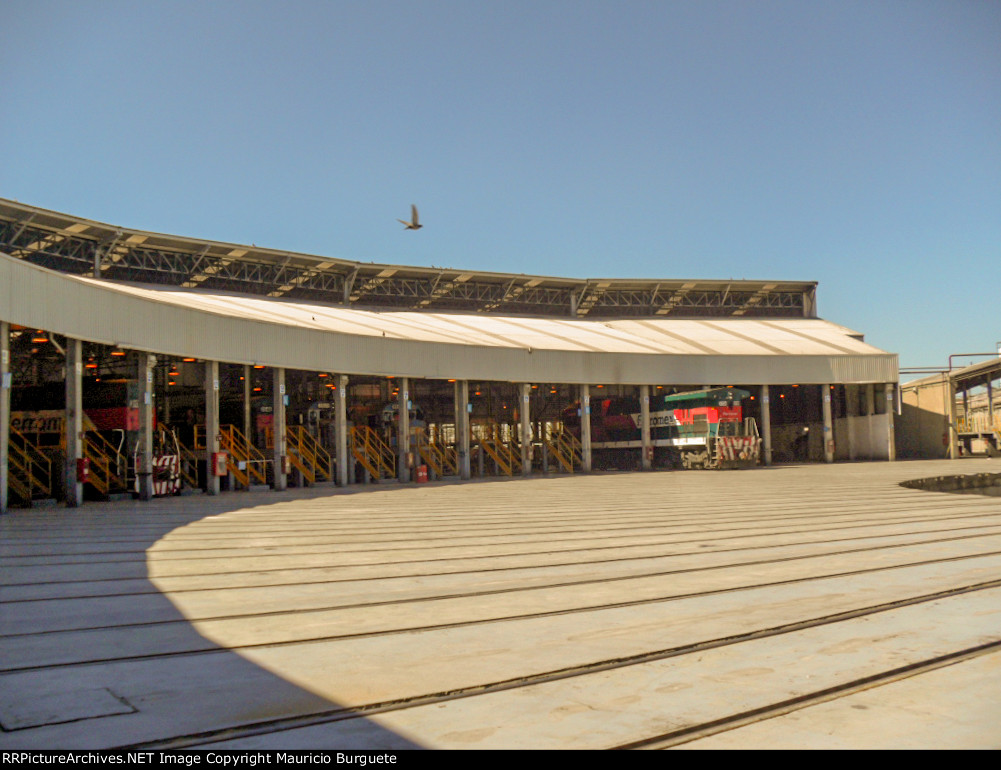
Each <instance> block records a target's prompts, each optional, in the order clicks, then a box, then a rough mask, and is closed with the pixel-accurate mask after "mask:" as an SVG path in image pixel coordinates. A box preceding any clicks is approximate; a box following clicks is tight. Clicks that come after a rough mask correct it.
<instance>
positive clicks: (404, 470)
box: [396, 377, 410, 483]
mask: <svg viewBox="0 0 1001 770" xmlns="http://www.w3.org/2000/svg"><path fill="white" fill-rule="evenodd" d="M399 408H400V409H399V412H400V419H399V430H398V431H397V436H396V448H397V449H398V450H399V457H398V459H397V461H396V475H397V478H399V480H400V481H401V482H403V483H406V482H408V481H410V467H409V466H408V465H407V461H408V460H409V459H410V378H409V377H401V378H400V395H399Z"/></svg>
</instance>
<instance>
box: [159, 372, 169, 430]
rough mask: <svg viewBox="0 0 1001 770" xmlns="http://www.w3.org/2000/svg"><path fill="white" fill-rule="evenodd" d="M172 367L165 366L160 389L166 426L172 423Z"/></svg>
mask: <svg viewBox="0 0 1001 770" xmlns="http://www.w3.org/2000/svg"><path fill="white" fill-rule="evenodd" d="M169 371H170V367H167V366H164V367H163V378H162V380H161V382H160V385H159V390H160V396H159V399H160V409H161V414H162V415H163V424H164V425H165V426H169V425H170V384H169V383H170V374H169Z"/></svg>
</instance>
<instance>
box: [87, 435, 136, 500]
mask: <svg viewBox="0 0 1001 770" xmlns="http://www.w3.org/2000/svg"><path fill="white" fill-rule="evenodd" d="M83 456H84V457H86V458H87V459H88V460H89V461H90V475H89V477H88V483H89V484H90V485H91V486H92V487H94V489H96V490H97V491H98V492H100V493H101V494H102V495H108V494H110V493H111V492H112V491H113V490H118V491H124V490H125V489H127V488H128V483H127V482H126V480H125V475H126V466H125V458H124V456H123V455H122V454H121V452H119V451H118V448H117V447H116V446H114V445H113V444H112V443H111V442H110V441H108V440H107V439H106V438H104V436H102V435H101V434H100V433H98V432H97V431H90V430H89V431H87V432H86V433H84V436H83Z"/></svg>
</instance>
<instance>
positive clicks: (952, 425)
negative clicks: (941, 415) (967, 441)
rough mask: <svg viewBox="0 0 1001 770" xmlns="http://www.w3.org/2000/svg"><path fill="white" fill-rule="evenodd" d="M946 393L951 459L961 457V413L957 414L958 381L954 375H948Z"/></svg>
mask: <svg viewBox="0 0 1001 770" xmlns="http://www.w3.org/2000/svg"><path fill="white" fill-rule="evenodd" d="M946 393H947V395H948V398H949V403H948V404H946V408H947V409H948V412H947V414H948V415H949V459H950V460H955V459H957V458H958V457H959V415H957V414H956V382H955V380H953V379H952V377H948V380H947V383H946Z"/></svg>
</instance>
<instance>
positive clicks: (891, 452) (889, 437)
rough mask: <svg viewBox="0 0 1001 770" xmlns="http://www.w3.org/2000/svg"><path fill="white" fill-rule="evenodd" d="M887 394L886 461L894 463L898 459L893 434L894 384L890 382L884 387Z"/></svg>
mask: <svg viewBox="0 0 1001 770" xmlns="http://www.w3.org/2000/svg"><path fill="white" fill-rule="evenodd" d="M883 390H884V391H885V392H886V459H887V460H889V461H890V462H893V461H894V460H896V459H897V443H896V437H895V436H894V434H893V413H894V411H895V409H894V404H893V383H892V382H888V383H886V384H885V385H883Z"/></svg>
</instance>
